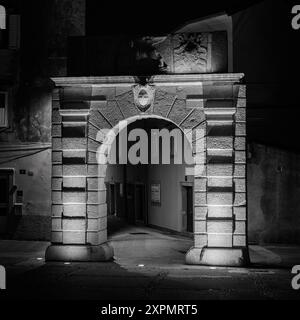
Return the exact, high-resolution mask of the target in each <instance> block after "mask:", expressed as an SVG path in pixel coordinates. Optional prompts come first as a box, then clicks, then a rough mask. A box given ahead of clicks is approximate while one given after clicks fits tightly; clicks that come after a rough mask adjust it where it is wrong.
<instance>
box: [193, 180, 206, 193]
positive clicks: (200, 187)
mask: <svg viewBox="0 0 300 320" xmlns="http://www.w3.org/2000/svg"><path fill="white" fill-rule="evenodd" d="M206 184H207V179H206V178H197V177H195V179H194V191H206Z"/></svg>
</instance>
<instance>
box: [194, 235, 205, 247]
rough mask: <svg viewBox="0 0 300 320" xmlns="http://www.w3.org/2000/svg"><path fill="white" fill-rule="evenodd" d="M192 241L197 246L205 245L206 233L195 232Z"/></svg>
mask: <svg viewBox="0 0 300 320" xmlns="http://www.w3.org/2000/svg"><path fill="white" fill-rule="evenodd" d="M194 242H195V243H194V244H195V247H197V248H201V247H205V246H206V245H207V234H195V235H194Z"/></svg>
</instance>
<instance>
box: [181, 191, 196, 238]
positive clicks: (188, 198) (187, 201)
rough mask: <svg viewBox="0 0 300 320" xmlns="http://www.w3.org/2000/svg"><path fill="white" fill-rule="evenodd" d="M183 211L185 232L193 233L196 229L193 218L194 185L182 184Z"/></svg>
mask: <svg viewBox="0 0 300 320" xmlns="http://www.w3.org/2000/svg"><path fill="white" fill-rule="evenodd" d="M182 213H183V219H184V222H183V226H184V230H183V231H184V232H189V233H192V232H193V231H194V220H193V187H192V186H191V185H183V186H182Z"/></svg>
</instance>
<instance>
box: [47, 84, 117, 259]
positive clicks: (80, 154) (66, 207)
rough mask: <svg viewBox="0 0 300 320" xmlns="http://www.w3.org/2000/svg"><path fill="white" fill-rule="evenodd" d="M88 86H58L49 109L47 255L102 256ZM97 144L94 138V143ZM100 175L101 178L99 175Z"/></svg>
mask: <svg viewBox="0 0 300 320" xmlns="http://www.w3.org/2000/svg"><path fill="white" fill-rule="evenodd" d="M92 99H94V102H95V101H96V100H97V99H99V100H100V101H99V103H102V100H101V99H102V98H99V97H94V98H93V97H92V88H91V87H84V88H82V87H66V88H56V89H55V90H54V92H53V110H52V236H51V242H52V244H51V246H49V247H48V249H47V251H46V260H48V261H49V260H50V261H106V260H110V259H111V258H112V257H113V249H112V247H110V246H109V245H108V244H107V243H106V241H107V234H106V230H107V227H106V224H107V221H106V220H107V218H106V190H105V184H104V182H103V183H101V181H102V180H101V178H99V177H98V165H97V161H96V157H95V152H90V151H93V148H92V147H91V144H93V142H90V141H89V140H90V139H89V117H90V107H91V105H92V101H91V100H92ZM96 144H97V143H96ZM99 179H100V180H99Z"/></svg>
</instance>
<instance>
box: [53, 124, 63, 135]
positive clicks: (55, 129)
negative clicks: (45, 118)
mask: <svg viewBox="0 0 300 320" xmlns="http://www.w3.org/2000/svg"><path fill="white" fill-rule="evenodd" d="M52 137H61V124H52Z"/></svg>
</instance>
